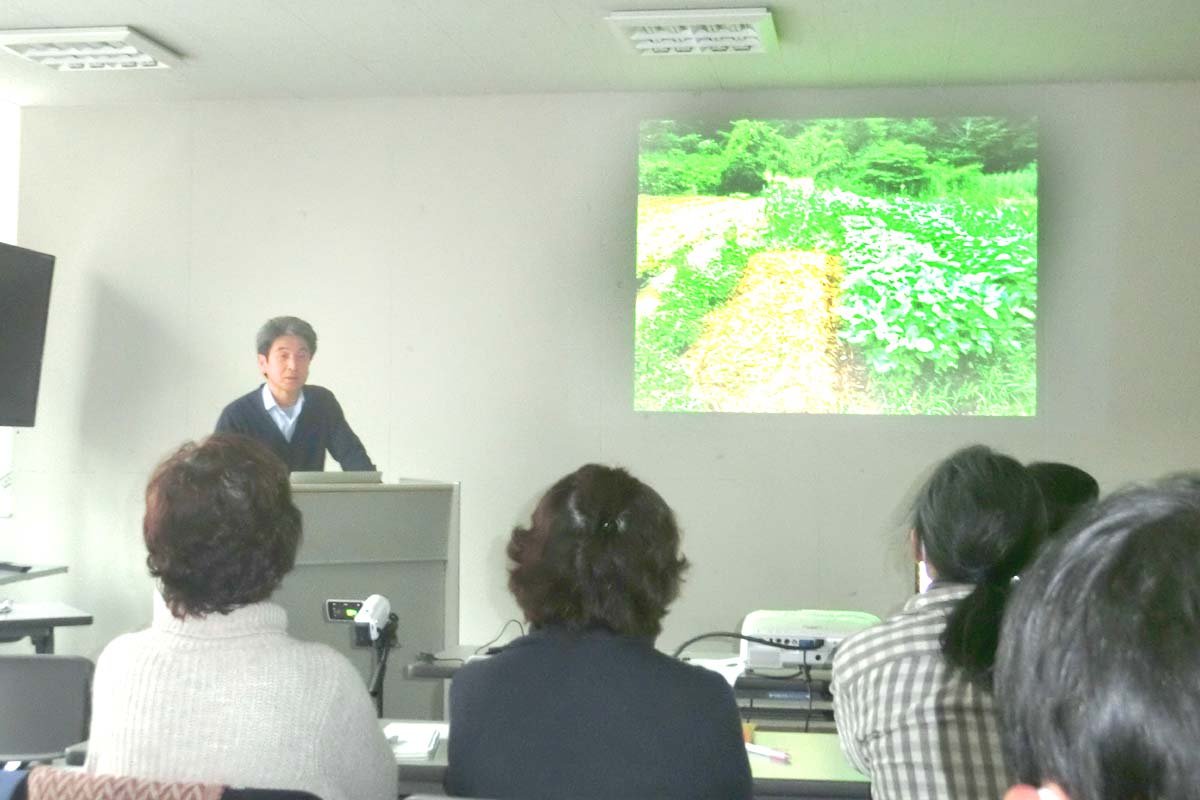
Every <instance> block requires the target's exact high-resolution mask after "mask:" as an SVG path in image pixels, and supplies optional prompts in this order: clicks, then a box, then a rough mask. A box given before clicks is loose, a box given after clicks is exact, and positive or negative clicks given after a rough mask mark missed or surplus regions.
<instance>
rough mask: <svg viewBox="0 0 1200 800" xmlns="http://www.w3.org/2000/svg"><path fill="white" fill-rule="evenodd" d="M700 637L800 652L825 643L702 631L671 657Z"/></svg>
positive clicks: (821, 640)
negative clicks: (787, 642)
mask: <svg viewBox="0 0 1200 800" xmlns="http://www.w3.org/2000/svg"><path fill="white" fill-rule="evenodd" d="M701 639H742V640H744V641H747V642H754V643H755V644H764V645H766V646H767V647H776V648H779V649H780V650H795V651H796V652H800V653H807V652H808V651H809V650H816V649H817V648H818V647H821V646H822V645H824V644H825V640H824V639H812V640H811V641H810V642H809V643H807V644H804V645H796V644H780V643H779V642H772V641H771V640H770V639H760V638H758V637H757V636H746V635H745V634H742V633H732V632H730V631H714V632H712V633H702V634H700V635H699V636H693V637H692V638H691V639H688V640H687V641H686V642H684V643H683V644H681V645H679V647H676V648H675V652H674V653H672V654H671V657H672V658H679V655H680V654H681V653H682V652H683V651H684V650H686V649H687V646H688V645H690V644H695V643H696V642H698V641H700V640H701ZM805 660H806V661H807V656H806V657H805Z"/></svg>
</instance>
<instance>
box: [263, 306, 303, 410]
mask: <svg viewBox="0 0 1200 800" xmlns="http://www.w3.org/2000/svg"><path fill="white" fill-rule="evenodd" d="M255 343H256V345H257V347H258V369H259V371H260V372H262V374H263V377H264V378H266V381H267V385H268V386H269V387H270V389H271V391H272V393H273V394H274V395H275V396H276V398H279V397H281V396H284V397H291V396H292V395H294V394H296V393H298V392H299V391H300V390H301V389H302V388H303V387H304V384H305V382H307V381H308V368H309V365H310V364H311V363H312V358H313V356H315V355H316V354H317V333H316V331H314V330H313V327H312V325H309V324H308V323H307V322H305V321H304V320H302V319H300V318H299V317H273V318H272V319H269V320H267V321H266V323H265V324H264V325H263V326H262V327H261V328H259V330H258V336H256V337H255Z"/></svg>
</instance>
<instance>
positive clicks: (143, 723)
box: [87, 434, 397, 800]
mask: <svg viewBox="0 0 1200 800" xmlns="http://www.w3.org/2000/svg"><path fill="white" fill-rule="evenodd" d="M143 536H144V539H145V543H146V550H147V552H148V555H147V557H146V563H147V565H148V566H149V568H150V574H151V575H152V576H154V577H155V578H157V579H158V581H159V592H160V596H159V597H157V600H158V601H159V602H157V603H156V606H155V609H154V620H153V623H152V624H151V626H150V628H149V629H148V630H144V631H140V632H138V633H130V634H125V635H124V636H119V637H117V638H116V639H114V640H113V641H112V642H110V643H109V645H108V646H107V647H106V648H105V649H104V652H103V653H102V654H101V655H100V659H99V661H98V662H97V665H96V675H95V685H94V700H93V713H92V727H91V735H90V738H89V743H88V755H87V769H88V770H90V771H92V772H96V773H108V774H117V775H129V776H134V777H141V778H149V779H155V780H165V781H197V782H207V783H222V784H227V785H231V786H254V787H258V788H273V789H302V790H307V791H309V792H313V793H315V794H317V795H319V796H320V797H322V798H323V799H324V800H339V799H341V800H385V799H386V800H392V798H395V796H396V777H397V773H396V764H395V761H394V759H393V757H392V754H391V751H390V749H389V748H388V746H387V742H386V741H385V740H384V738H383V734H382V732H381V731H380V729H379V725H378V723H377V722H376V720H375V717H374V713H373V709H372V707H371V702H370V699H369V698H368V696H367V691H366V687H365V686H364V684H363V681H362V678H361V677H359V675H358V673H357V672H355V670H354V667H352V666H351V665H350V663H349V662H348V661H347V660H346V659H345V658H344V657H343V656H341V655H339V654H338V653H336V652H334V651H333V650H332V649H330V648H328V647H326V646H325V645H321V644H314V643H311V642H301V641H298V640H296V639H292V638H291V637H289V636H288V635H287V614H286V612H284V610H283V609H282V608H280V607H279V606H277V605H275V604H273V603H270V602H268V599H269V598H270V596H271V594H272V592H274V591H275V589H276V588H277V587H278V586H279V584H280V582H281V581H282V580H283V577H284V576H285V575H286V574H287V573H288V572H289V571H290V570H291V569H292V565H293V563H294V562H295V558H296V549H297V547H298V546H299V543H300V512H299V510H297V508H296V507H295V506H294V505H293V504H292V497H291V487H290V485H289V483H288V473H287V467H286V466H285V465H284V463H283V462H282V461H280V460H279V459H278V458H277V457H276V456H275V455H274V454H272V453H271V451H270V450H268V449H267V448H266V447H265V446H264V445H261V444H259V443H258V442H255V441H253V440H251V439H247V438H245V437H242V436H238V435H234V434H218V435H215V436H211V437H209V438H208V439H206V440H204V441H203V442H200V443H199V444H186V445H184V446H183V447H181V448H180V449H179V450H178V451H177V452H176V453H175V454H174V455H172V456H171V457H169V458H168V459H167V460H166V461H164V462H163V463H162V464H161V465H159V467H158V469H156V470H155V472H154V475H153V476H152V477H151V479H150V483H149V486H147V488H146V515H145V518H144V521H143ZM347 753H353V754H354V757H353V758H347V757H346V754H347Z"/></svg>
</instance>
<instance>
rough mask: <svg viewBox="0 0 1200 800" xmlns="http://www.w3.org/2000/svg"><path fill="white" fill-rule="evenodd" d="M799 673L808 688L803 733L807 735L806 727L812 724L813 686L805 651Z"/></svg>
mask: <svg viewBox="0 0 1200 800" xmlns="http://www.w3.org/2000/svg"><path fill="white" fill-rule="evenodd" d="M800 671H801V672H803V673H804V685H805V686H806V687H807V688H808V713H807V714H805V715H804V732H805V733H808V726H809V723H810V722H812V715H813V685H812V667H810V666H808V652H807V651H805V653H804V658H803V659H802V661H801V667H800Z"/></svg>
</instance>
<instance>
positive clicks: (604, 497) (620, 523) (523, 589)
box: [508, 464, 687, 636]
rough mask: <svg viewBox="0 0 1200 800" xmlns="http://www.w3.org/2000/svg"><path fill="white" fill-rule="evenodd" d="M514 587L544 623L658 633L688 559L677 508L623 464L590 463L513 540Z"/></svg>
mask: <svg viewBox="0 0 1200 800" xmlns="http://www.w3.org/2000/svg"><path fill="white" fill-rule="evenodd" d="M508 557H509V559H510V560H511V561H512V565H511V567H510V570H509V580H508V586H509V589H510V590H511V591H512V593H513V596H514V597H515V598H516V600H517V603H518V605H520V607H521V610H522V611H523V612H524V613H525V617H526V619H528V620H529V621H530V622H531V623H533V624H534V625H535V626H542V625H561V626H564V627H566V628H568V629H570V630H576V631H579V630H585V629H587V628H592V627H603V628H607V629H609V630H611V631H613V632H614V633H618V634H627V635H636V636H657V635H658V633H659V632H660V631H661V629H662V618H663V617H664V616H666V613H667V607H668V606H669V605H670V604H671V602H672V601H673V600H674V599H675V598H676V596H678V594H679V585H680V583H681V581H682V575H683V572H684V570H685V569H686V567H687V559H685V558H684V557H683V556H682V555H680V553H679V529H678V528H677V527H676V524H675V515H674V514H673V513H672V511H671V509H670V507H669V506H667V504H666V502H664V501H663V499H662V497H660V496H659V494H658V492H656V491H654V490H653V489H651V488H650V487H649V486H647V485H646V484H644V483H642V482H641V481H639V480H637V479H636V478H634V477H633V476H631V475H630V474H629V473H628V472H626V471H625V470H623V469H614V468H611V467H604V466H599V465H596V464H588V465H586V466H583V467H580V468H579V469H578V470H576V471H575V472H572V473H571V474H570V475H567V476H566V477H564V478H562V479H561V480H560V481H558V483H556V484H554V486H552V487H551V488H550V490H549V491H548V492H546V494H545V496H543V497H542V499H541V501H540V502H539V503H538V505H537V508H536V509H535V510H534V512H533V520H532V525H531V526H530V527H529V528H527V529H526V528H517V529H515V530H514V531H513V534H512V538H511V539H510V540H509V543H508Z"/></svg>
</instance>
